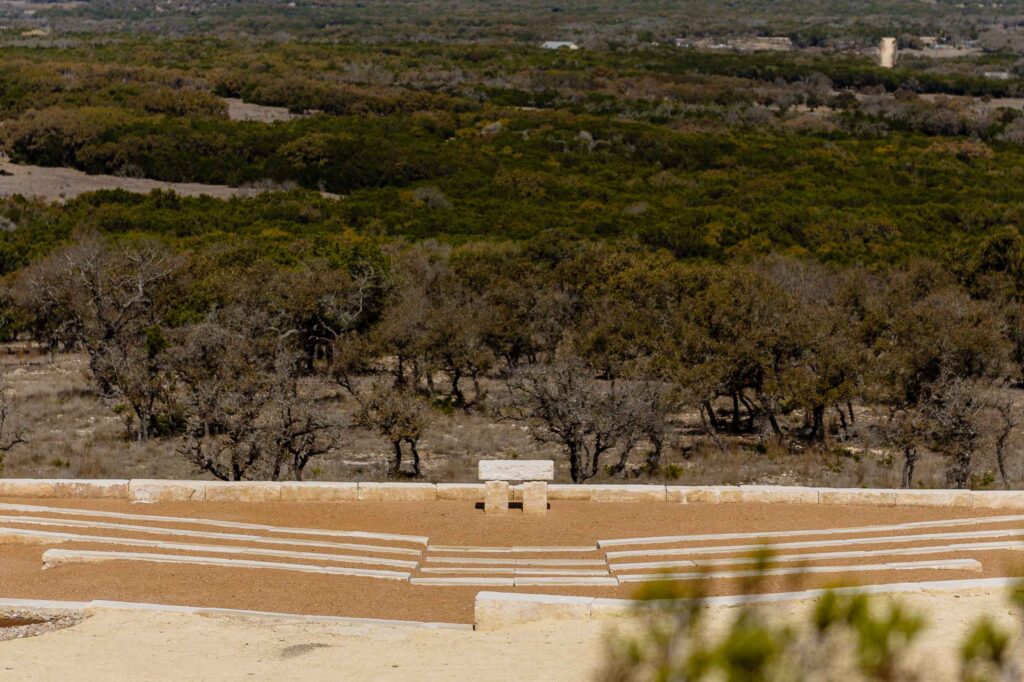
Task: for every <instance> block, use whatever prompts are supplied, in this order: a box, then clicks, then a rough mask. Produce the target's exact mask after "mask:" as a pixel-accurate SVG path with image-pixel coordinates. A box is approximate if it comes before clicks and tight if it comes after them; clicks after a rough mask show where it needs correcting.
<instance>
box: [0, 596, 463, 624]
mask: <svg viewBox="0 0 1024 682" xmlns="http://www.w3.org/2000/svg"><path fill="white" fill-rule="evenodd" d="M0 608H18V609H55V610H74V611H82V610H88V611H92V610H101V609H107V610H116V611H150V612H155V613H189V614H194V615H198V616H207V617H229V618H265V619H268V620H284V621H299V622H302V623H324V624H340V625H384V626H389V627H390V626H398V627H412V628H425V629H428V630H472V629H473V626H472V625H468V624H465V623H432V622H424V621H417V620H389V619H385V618H354V617H350V616H315V615H304V614H298V613H282V612H278V611H246V610H243V609H220V608H209V607H203V606H175V605H172V604H147V603H142V602H123V601H106V600H103V599H94V600H93V601H56V600H49V599H13V598H6V597H0Z"/></svg>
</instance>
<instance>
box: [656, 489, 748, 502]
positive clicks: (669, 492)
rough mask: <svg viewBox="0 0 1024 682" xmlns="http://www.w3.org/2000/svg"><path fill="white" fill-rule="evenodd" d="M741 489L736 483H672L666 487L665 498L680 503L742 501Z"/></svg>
mask: <svg viewBox="0 0 1024 682" xmlns="http://www.w3.org/2000/svg"><path fill="white" fill-rule="evenodd" d="M741 495H742V493H741V491H740V488H739V486H734V485H701V486H689V485H670V486H666V487H665V499H666V500H667V501H669V502H677V503H679V504H691V503H705V504H720V503H722V502H740V501H741Z"/></svg>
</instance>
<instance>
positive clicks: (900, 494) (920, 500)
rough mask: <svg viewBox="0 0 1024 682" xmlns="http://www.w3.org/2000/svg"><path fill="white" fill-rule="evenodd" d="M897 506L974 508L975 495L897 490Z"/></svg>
mask: <svg viewBox="0 0 1024 682" xmlns="http://www.w3.org/2000/svg"><path fill="white" fill-rule="evenodd" d="M1022 501H1024V497H1022ZM896 504H897V506H901V507H968V508H969V507H973V506H974V495H973V494H972V493H971V491H970V490H897V491H896ZM1022 506H1024V505H1022Z"/></svg>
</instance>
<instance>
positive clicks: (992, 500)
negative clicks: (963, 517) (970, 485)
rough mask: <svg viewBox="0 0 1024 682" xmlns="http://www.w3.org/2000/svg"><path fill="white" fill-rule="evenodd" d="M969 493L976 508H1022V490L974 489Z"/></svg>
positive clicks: (1023, 493)
mask: <svg viewBox="0 0 1024 682" xmlns="http://www.w3.org/2000/svg"><path fill="white" fill-rule="evenodd" d="M961 492H966V491H961ZM970 495H971V506H973V507H974V508H976V509H1024V490H976V491H973V492H970Z"/></svg>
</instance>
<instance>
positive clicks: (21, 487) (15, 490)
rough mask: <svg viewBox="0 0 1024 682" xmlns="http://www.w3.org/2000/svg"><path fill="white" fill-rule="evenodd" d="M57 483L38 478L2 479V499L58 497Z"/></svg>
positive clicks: (0, 484) (0, 494) (0, 495)
mask: <svg viewBox="0 0 1024 682" xmlns="http://www.w3.org/2000/svg"><path fill="white" fill-rule="evenodd" d="M55 483H56V481H53V480H46V479H36V478H3V479H0V497H44V498H45V497H49V498H54V497H56V496H57V494H56V488H55Z"/></svg>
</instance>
